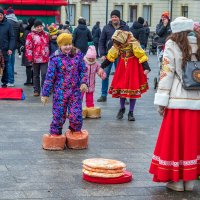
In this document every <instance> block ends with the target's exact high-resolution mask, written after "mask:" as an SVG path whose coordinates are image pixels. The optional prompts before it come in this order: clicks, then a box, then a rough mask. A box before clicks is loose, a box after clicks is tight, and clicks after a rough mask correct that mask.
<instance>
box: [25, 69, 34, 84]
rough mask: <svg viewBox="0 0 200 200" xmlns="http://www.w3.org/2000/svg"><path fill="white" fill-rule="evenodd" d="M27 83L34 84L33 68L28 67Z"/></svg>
mask: <svg viewBox="0 0 200 200" xmlns="http://www.w3.org/2000/svg"><path fill="white" fill-rule="evenodd" d="M26 83H33V70H32V66H26Z"/></svg>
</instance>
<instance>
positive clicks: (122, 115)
mask: <svg viewBox="0 0 200 200" xmlns="http://www.w3.org/2000/svg"><path fill="white" fill-rule="evenodd" d="M124 113H125V108H120V109H119V112H118V113H117V119H122V118H123V117H124Z"/></svg>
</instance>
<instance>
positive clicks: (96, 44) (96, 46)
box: [94, 43, 99, 58]
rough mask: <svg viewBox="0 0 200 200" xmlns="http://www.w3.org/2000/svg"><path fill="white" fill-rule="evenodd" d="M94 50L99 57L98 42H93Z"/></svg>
mask: <svg viewBox="0 0 200 200" xmlns="http://www.w3.org/2000/svg"><path fill="white" fill-rule="evenodd" d="M94 46H95V49H96V52H97V58H99V43H94Z"/></svg>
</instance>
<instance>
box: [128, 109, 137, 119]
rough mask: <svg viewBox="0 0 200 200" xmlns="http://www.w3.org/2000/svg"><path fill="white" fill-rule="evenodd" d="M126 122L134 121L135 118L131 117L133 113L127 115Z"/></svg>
mask: <svg viewBox="0 0 200 200" xmlns="http://www.w3.org/2000/svg"><path fill="white" fill-rule="evenodd" d="M128 121H135V117H134V115H133V111H129V113H128Z"/></svg>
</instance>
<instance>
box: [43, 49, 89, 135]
mask: <svg viewBox="0 0 200 200" xmlns="http://www.w3.org/2000/svg"><path fill="white" fill-rule="evenodd" d="M83 56H84V55H83V54H82V53H81V52H80V51H78V52H76V53H75V54H74V55H72V54H63V53H62V52H61V51H60V49H59V50H57V51H56V52H55V53H53V54H52V56H51V57H50V61H49V63H48V70H47V74H46V79H45V81H44V85H43V90H42V96H47V97H49V96H50V94H51V92H52V93H53V110H52V112H53V120H52V123H51V125H50V134H62V127H63V124H64V123H65V120H66V114H67V113H68V118H69V129H70V130H72V131H80V130H81V128H82V121H83V120H82V94H81V91H80V85H81V84H83V83H85V84H86V85H87V80H88V77H87V68H86V66H85V64H84V61H83Z"/></svg>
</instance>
